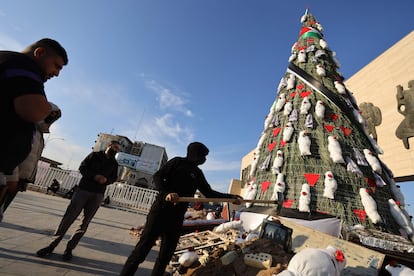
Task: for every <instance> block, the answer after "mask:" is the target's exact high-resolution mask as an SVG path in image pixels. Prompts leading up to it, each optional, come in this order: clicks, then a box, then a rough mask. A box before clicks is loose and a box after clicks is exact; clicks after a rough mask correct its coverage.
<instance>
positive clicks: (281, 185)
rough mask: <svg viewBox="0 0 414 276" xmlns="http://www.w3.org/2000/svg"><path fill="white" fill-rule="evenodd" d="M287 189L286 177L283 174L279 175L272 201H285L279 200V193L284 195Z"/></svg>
mask: <svg viewBox="0 0 414 276" xmlns="http://www.w3.org/2000/svg"><path fill="white" fill-rule="evenodd" d="M285 189H286V183H285V176H284V175H283V173H278V174H277V177H276V183H275V186H274V187H273V194H272V197H271V200H281V199H283V198H279V196H278V193H281V194H282V195H283V193H284V192H285Z"/></svg>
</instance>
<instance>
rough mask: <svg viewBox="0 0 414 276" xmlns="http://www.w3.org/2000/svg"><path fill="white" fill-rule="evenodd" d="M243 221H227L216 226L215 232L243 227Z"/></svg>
mask: <svg viewBox="0 0 414 276" xmlns="http://www.w3.org/2000/svg"><path fill="white" fill-rule="evenodd" d="M242 224H243V222H242V221H241V220H233V221H229V222H225V223H222V224H220V225H219V226H217V227H216V228H214V230H213V231H214V232H216V233H225V232H227V231H229V230H230V229H236V230H237V229H240V228H241V227H242Z"/></svg>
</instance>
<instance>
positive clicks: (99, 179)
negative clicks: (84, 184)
mask: <svg viewBox="0 0 414 276" xmlns="http://www.w3.org/2000/svg"><path fill="white" fill-rule="evenodd" d="M93 180H95V181H96V182H98V183H99V184H105V183H106V181H108V179H106V177H105V176H103V175H100V174H97V175H95V177H94V178H93Z"/></svg>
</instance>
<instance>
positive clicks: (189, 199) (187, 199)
mask: <svg viewBox="0 0 414 276" xmlns="http://www.w3.org/2000/svg"><path fill="white" fill-rule="evenodd" d="M236 201H237V199H234V198H206V197H186V196H182V197H180V198H179V199H178V202H231V203H234V202H236ZM241 202H242V203H268V204H277V201H276V200H261V199H243V200H241Z"/></svg>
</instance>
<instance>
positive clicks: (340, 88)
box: [334, 81, 346, 94]
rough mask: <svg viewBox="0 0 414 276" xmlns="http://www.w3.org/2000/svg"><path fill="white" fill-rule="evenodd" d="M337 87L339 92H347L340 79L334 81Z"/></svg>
mask: <svg viewBox="0 0 414 276" xmlns="http://www.w3.org/2000/svg"><path fill="white" fill-rule="evenodd" d="M334 85H335V89H336V90H337V91H338V93H339V94H345V93H346V91H345V86H344V85H343V84H342V83H340V82H339V81H334Z"/></svg>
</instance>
